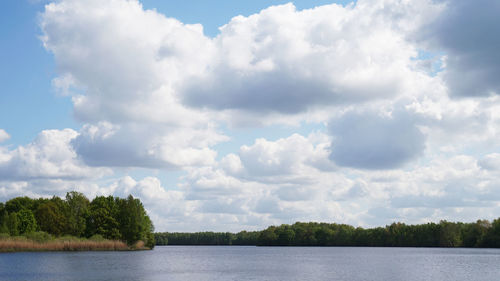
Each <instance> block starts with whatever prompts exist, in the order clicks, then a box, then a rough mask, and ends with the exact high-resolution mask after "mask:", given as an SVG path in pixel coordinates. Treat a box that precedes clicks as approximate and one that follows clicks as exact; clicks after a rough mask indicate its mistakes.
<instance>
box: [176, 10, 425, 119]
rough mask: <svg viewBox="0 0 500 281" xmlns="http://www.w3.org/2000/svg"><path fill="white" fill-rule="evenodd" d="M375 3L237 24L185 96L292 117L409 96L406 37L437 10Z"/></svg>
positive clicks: (410, 53) (266, 13) (199, 102)
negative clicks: (334, 106) (317, 109)
mask: <svg viewBox="0 0 500 281" xmlns="http://www.w3.org/2000/svg"><path fill="white" fill-rule="evenodd" d="M371 2H377V1H358V3H357V4H356V5H350V6H346V7H342V6H340V5H336V4H332V5H325V6H320V7H316V8H314V9H309V10H302V11H297V10H296V9H295V7H294V5H293V4H291V3H289V4H286V5H281V6H274V7H270V8H268V9H265V10H263V11H261V12H260V13H259V14H255V15H251V16H249V17H243V16H238V17H235V18H233V19H232V20H231V21H230V22H229V23H228V24H226V25H224V26H223V27H221V28H220V30H221V33H220V34H219V35H218V36H217V37H216V38H215V39H214V44H215V46H216V50H217V56H216V59H215V60H214V62H211V65H210V68H209V69H207V71H205V72H202V73H199V75H195V76H194V77H189V80H188V81H187V83H184V87H183V89H182V91H181V93H180V96H181V97H182V98H183V100H184V102H185V103H187V104H189V105H193V106H199V107H207V106H208V107H210V108H214V109H219V110H220V109H240V110H246V111H256V112H264V113H268V112H280V113H286V114H291V113H300V112H304V111H306V110H308V109H312V108H315V107H322V106H325V105H331V104H351V103H359V102H363V101H369V100H377V99H387V98H392V97H395V96H398V95H401V94H404V93H405V91H408V90H409V89H410V88H411V86H410V85H411V84H412V81H413V80H416V79H418V76H419V73H418V71H414V70H413V65H414V61H413V60H412V58H414V57H416V56H417V49H416V48H415V46H413V45H412V44H410V43H409V42H407V41H406V38H405V33H404V31H408V30H410V29H413V28H415V27H414V25H415V26H418V25H419V24H420V22H421V20H422V19H421V18H419V17H413V14H414V13H415V12H419V14H420V15H422V14H425V13H429V14H431V12H430V10H431V9H432V8H433V7H432V5H431V4H430V3H429V2H423V1H421V2H419V3H418V4H414V3H413V2H404V3H401V2H400V1H392V2H393V3H387V6H391V7H392V9H386V8H385V6H384V5H381V4H380V5H379V3H371ZM396 2H397V4H396ZM410 14H411V17H410ZM394 17H403V18H404V20H403V21H401V20H399V19H397V20H395V19H394ZM412 19H413V20H412Z"/></svg>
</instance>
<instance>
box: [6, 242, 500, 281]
mask: <svg viewBox="0 0 500 281" xmlns="http://www.w3.org/2000/svg"><path fill="white" fill-rule="evenodd" d="M0 280H345V281H349V280H356V281H357V280H381V281H382V280H383V281H388V280H405V281H413V280H453V281H457V280H467V281H474V280H481V281H483V280H492V281H493V280H494V281H498V280H500V249H429V248H426V249H419V248H314V247H312V248H302V247H237V246H233V247H224V246H218V247H200V246H191V247H189V246H188V247H183V246H178V247H177V246H167V247H156V248H155V249H154V250H153V251H144V252H76V253H69V252H47V253H4V254H0Z"/></svg>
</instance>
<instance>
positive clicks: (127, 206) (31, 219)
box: [0, 191, 155, 248]
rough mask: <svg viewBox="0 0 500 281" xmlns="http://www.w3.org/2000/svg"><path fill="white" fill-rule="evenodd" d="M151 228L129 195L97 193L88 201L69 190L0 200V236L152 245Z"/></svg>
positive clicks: (134, 200)
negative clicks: (61, 194) (60, 194)
mask: <svg viewBox="0 0 500 281" xmlns="http://www.w3.org/2000/svg"><path fill="white" fill-rule="evenodd" d="M153 231H154V228H153V224H152V222H151V220H150V218H149V216H148V215H147V213H146V211H145V209H144V206H143V205H142V203H141V201H140V200H139V199H136V198H134V197H132V195H130V196H128V197H127V198H126V199H123V198H118V197H113V196H107V197H106V196H97V197H95V198H94V199H93V200H92V201H89V199H87V197H85V195H83V194H82V193H79V192H75V191H72V192H68V193H67V194H66V197H65V198H64V199H62V198H60V197H57V196H54V197H52V198H50V199H48V198H38V199H32V198H29V197H16V198H13V199H10V200H8V201H7V202H5V203H0V238H2V237H3V238H4V239H6V238H15V237H21V238H23V237H28V238H32V237H35V238H37V237H38V238H40V237H54V238H58V237H70V238H71V237H73V238H76V239H78V238H89V239H90V238H91V240H92V241H98V240H103V239H105V240H109V241H123V242H125V243H126V244H127V245H129V246H131V245H134V244H136V243H137V242H138V241H142V242H141V243H144V245H145V246H146V247H148V248H153V247H154V245H155V243H154V235H153ZM17 240H19V239H17ZM46 240H48V239H44V241H46ZM49 240H50V239H49ZM66 240H68V239H66ZM69 240H75V239H69Z"/></svg>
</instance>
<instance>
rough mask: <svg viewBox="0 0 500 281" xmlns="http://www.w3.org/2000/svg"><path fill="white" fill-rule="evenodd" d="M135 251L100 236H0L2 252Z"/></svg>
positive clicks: (124, 244) (44, 234) (34, 234)
mask: <svg viewBox="0 0 500 281" xmlns="http://www.w3.org/2000/svg"><path fill="white" fill-rule="evenodd" d="M131 249H135V248H134V247H130V246H129V245H127V244H126V243H124V242H122V241H119V240H108V239H104V238H103V237H102V236H100V235H94V236H93V237H91V238H77V237H74V236H62V237H53V236H52V235H50V234H48V233H46V232H43V231H40V232H32V233H29V234H27V235H26V236H14V237H11V236H10V235H8V234H5V233H2V234H0V252H18V251H125V250H131Z"/></svg>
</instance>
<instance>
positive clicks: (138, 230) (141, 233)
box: [118, 195, 154, 245]
mask: <svg viewBox="0 0 500 281" xmlns="http://www.w3.org/2000/svg"><path fill="white" fill-rule="evenodd" d="M118 208H119V213H118V222H119V224H120V233H121V234H122V239H123V240H125V241H126V242H127V244H129V245H132V244H134V243H135V242H137V241H139V240H142V241H144V242H145V243H146V244H151V243H150V242H149V241H150V240H151V239H153V240H154V237H153V236H152V235H150V233H152V229H153V225H152V223H151V220H150V219H149V217H148V216H147V214H146V210H144V206H143V205H142V203H141V201H139V199H135V198H134V197H133V196H132V195H129V196H128V197H127V199H120V200H119V201H118Z"/></svg>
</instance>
